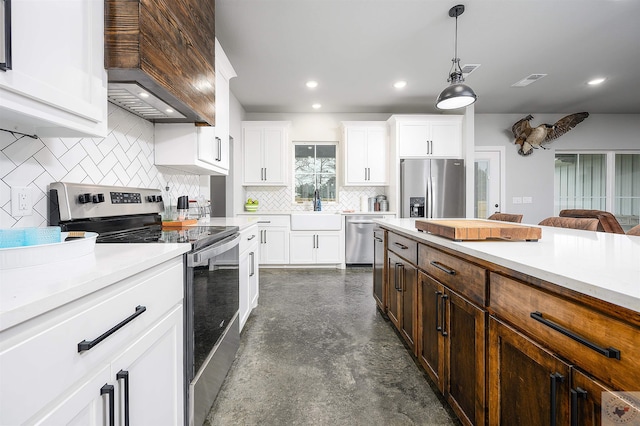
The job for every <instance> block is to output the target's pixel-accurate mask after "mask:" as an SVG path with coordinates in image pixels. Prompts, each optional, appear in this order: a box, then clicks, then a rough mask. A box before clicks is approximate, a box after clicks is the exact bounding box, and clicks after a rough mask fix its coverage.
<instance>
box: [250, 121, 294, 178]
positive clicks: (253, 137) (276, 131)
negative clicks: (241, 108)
mask: <svg viewBox="0 0 640 426" xmlns="http://www.w3.org/2000/svg"><path fill="white" fill-rule="evenodd" d="M289 126H290V123H289V122H288V121H245V122H243V123H242V159H243V161H242V184H243V185H274V186H277V185H286V184H287V176H288V175H287V173H288V170H289V167H288V164H289V163H288V158H289V156H288V155H287V154H288V140H289Z"/></svg>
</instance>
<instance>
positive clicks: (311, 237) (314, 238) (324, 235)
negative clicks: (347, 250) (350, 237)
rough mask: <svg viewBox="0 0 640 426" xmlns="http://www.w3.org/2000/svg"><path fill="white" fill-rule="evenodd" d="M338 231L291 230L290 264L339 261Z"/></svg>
mask: <svg viewBox="0 0 640 426" xmlns="http://www.w3.org/2000/svg"><path fill="white" fill-rule="evenodd" d="M340 241H341V233H340V231H292V232H291V235H290V250H291V255H290V259H289V260H290V263H291V264H327V263H328V264H331V263H341V262H342V261H343V259H342V256H341V250H340V248H341V244H340Z"/></svg>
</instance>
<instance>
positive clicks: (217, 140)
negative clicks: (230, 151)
mask: <svg viewBox="0 0 640 426" xmlns="http://www.w3.org/2000/svg"><path fill="white" fill-rule="evenodd" d="M216 142H218V156H217V157H216V161H222V139H220V138H219V137H217V136H216Z"/></svg>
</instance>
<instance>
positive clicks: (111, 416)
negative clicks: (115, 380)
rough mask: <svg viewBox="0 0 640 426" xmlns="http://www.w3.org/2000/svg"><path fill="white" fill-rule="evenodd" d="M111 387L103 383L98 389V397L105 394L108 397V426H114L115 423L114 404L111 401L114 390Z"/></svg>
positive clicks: (112, 400)
mask: <svg viewBox="0 0 640 426" xmlns="http://www.w3.org/2000/svg"><path fill="white" fill-rule="evenodd" d="M113 389H114V388H113V385H107V384H106V383H105V385H104V386H102V387H101V388H100V395H104V394H107V395H108V396H109V405H108V410H109V426H114V425H115V423H116V416H115V414H116V409H115V405H116V402H115V401H114V399H113V394H114V390H113Z"/></svg>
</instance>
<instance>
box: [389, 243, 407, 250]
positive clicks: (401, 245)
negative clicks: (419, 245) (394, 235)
mask: <svg viewBox="0 0 640 426" xmlns="http://www.w3.org/2000/svg"><path fill="white" fill-rule="evenodd" d="M393 244H395V245H397V246H398V247H400V248H401V249H402V250H406V249H408V248H409V247H407V246H405V245H404V244H400V243H393Z"/></svg>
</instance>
